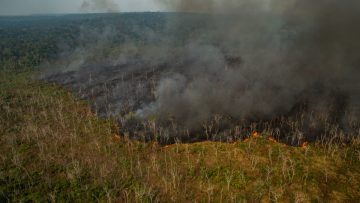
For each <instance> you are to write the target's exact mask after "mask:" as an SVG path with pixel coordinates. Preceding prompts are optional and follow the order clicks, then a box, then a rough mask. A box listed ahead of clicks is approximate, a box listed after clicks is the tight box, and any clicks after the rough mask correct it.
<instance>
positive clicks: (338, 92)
mask: <svg viewBox="0 0 360 203" xmlns="http://www.w3.org/2000/svg"><path fill="white" fill-rule="evenodd" d="M162 2H164V3H166V5H167V6H169V8H171V10H176V11H181V12H203V13H206V14H207V15H209V16H208V21H209V22H210V27H211V29H210V30H208V31H207V32H206V33H201V34H198V35H193V36H192V38H191V39H189V41H188V45H187V46H186V47H185V50H184V54H183V56H182V57H181V58H179V59H178V60H177V63H176V64H177V65H176V64H175V63H174V67H176V68H175V69H178V71H175V72H176V73H174V74H172V75H170V76H167V77H163V78H162V79H161V81H160V82H159V85H158V87H157V90H156V93H155V95H156V101H155V102H154V103H152V104H150V105H149V106H146V107H145V108H143V109H141V110H139V111H138V115H141V116H145V117H146V116H149V115H161V116H160V117H162V116H165V115H166V116H170V117H174V118H175V119H176V120H179V121H181V123H182V124H184V125H186V126H188V127H190V128H193V127H196V126H199V124H201V123H202V122H204V121H206V120H207V119H209V118H210V117H211V116H212V115H217V114H220V115H229V116H231V117H233V118H270V117H274V116H278V115H281V114H286V113H288V112H290V111H291V110H292V109H293V108H294V107H295V106H296V105H297V104H299V103H301V102H304V103H305V102H306V103H307V104H308V105H309V106H310V107H309V108H310V109H311V111H322V109H324V106H325V107H326V108H325V109H326V110H324V111H330V110H329V109H330V108H345V107H351V106H353V107H354V106H356V105H358V104H359V103H360V100H359V96H360V95H359V90H360V85H359V84H360V83H359V76H360V57H359V53H358V50H360V40H359V36H360V27H359V26H357V25H359V23H360V15H359V13H360V2H359V1H356V0H349V1H340V0H319V1H310V0H293V1H283V0H273V1H268V0H257V1H247V0H243V1H225V2H224V1H211V0H210V1H209V0H188V1H187V0H182V1H162ZM180 20H181V19H179V21H180ZM178 25H180V24H177V23H176V22H175V23H170V25H169V27H171V29H178V30H181V29H183V28H182V27H180V26H178ZM205 39H207V40H205ZM179 64H180V65H179ZM177 66H178V67H177ZM339 100H340V101H339ZM354 108H355V107H354ZM338 110H339V111H342V110H340V109H338ZM352 111H355V110H352ZM331 116H333V115H331Z"/></svg>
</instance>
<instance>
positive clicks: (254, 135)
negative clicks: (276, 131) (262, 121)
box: [251, 131, 260, 138]
mask: <svg viewBox="0 0 360 203" xmlns="http://www.w3.org/2000/svg"><path fill="white" fill-rule="evenodd" d="M259 136H260V135H259V133H258V132H256V131H254V132H253V133H252V134H251V137H254V138H257V137H259Z"/></svg>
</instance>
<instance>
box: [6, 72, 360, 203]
mask: <svg viewBox="0 0 360 203" xmlns="http://www.w3.org/2000/svg"><path fill="white" fill-rule="evenodd" d="M29 76H30V74H29V73H17V74H14V73H9V72H7V73H6V72H1V73H0V202H4V201H5V202H6V201H14V202H27V201H35V202H45V201H55V202H94V201H96V202H97V201H98V202H106V201H110V202H117V201H118V202H172V201H173V202H207V201H210V202H220V201H222V202H241V201H250V202H258V201H263V202H270V201H274V202H328V201H334V202H357V201H358V200H359V199H360V144H359V143H360V142H359V140H358V139H354V140H353V142H352V143H351V144H349V145H347V146H342V145H336V144H331V145H326V146H323V145H320V144H319V143H312V144H310V145H309V146H308V147H306V148H298V147H290V146H286V145H283V144H281V143H276V142H272V141H269V140H267V139H266V138H265V137H262V136H260V137H258V138H251V139H249V140H248V141H246V142H235V143H218V142H202V143H194V144H174V145H170V146H165V147H164V146H159V145H158V144H157V143H153V142H150V143H141V142H136V141H131V140H127V139H125V138H122V137H119V136H117V135H116V132H117V126H116V122H115V121H113V120H103V119H98V118H97V117H96V116H95V115H94V114H93V113H92V112H91V111H90V110H89V108H88V107H87V104H86V102H84V101H79V100H77V99H75V97H74V96H73V95H72V94H71V93H69V92H67V91H65V90H63V89H61V88H59V87H55V86H51V85H48V84H44V83H41V82H38V81H34V80H31V79H29V78H30V77H29Z"/></svg>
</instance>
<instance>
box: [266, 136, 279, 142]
mask: <svg viewBox="0 0 360 203" xmlns="http://www.w3.org/2000/svg"><path fill="white" fill-rule="evenodd" d="M268 139H269V141H271V142H277V141H276V140H275V139H274V138H273V137H272V136H269V138H268Z"/></svg>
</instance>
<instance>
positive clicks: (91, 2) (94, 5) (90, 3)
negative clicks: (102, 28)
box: [80, 0, 119, 13]
mask: <svg viewBox="0 0 360 203" xmlns="http://www.w3.org/2000/svg"><path fill="white" fill-rule="evenodd" d="M80 10H81V11H97V12H111V13H113V12H119V5H118V4H116V3H115V2H114V1H113V0H84V1H83V3H82V4H81V8H80Z"/></svg>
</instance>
